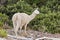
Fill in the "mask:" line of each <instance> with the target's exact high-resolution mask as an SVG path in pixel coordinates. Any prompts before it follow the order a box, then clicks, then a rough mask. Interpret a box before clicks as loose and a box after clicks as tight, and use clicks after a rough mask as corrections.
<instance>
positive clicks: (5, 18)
mask: <svg viewBox="0 0 60 40" xmlns="http://www.w3.org/2000/svg"><path fill="white" fill-rule="evenodd" d="M8 21H9V20H8V16H7V15H5V14H2V13H0V26H1V27H2V26H3V25H4V24H5V23H7V22H8Z"/></svg>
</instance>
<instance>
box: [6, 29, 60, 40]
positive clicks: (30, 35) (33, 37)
mask: <svg viewBox="0 0 60 40" xmlns="http://www.w3.org/2000/svg"><path fill="white" fill-rule="evenodd" d="M6 31H7V33H8V37H7V38H5V39H6V40H37V39H38V38H41V39H40V40H52V38H60V34H50V33H47V32H46V33H43V32H39V31H33V30H28V31H27V34H25V33H24V31H23V30H22V32H21V33H20V31H19V32H18V34H19V36H18V37H17V38H16V37H15V33H14V32H13V30H12V29H7V30H6ZM46 37H48V38H51V39H48V38H47V39H46ZM56 40H57V39H56Z"/></svg>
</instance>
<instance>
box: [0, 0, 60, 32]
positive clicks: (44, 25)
mask: <svg viewBox="0 0 60 40" xmlns="http://www.w3.org/2000/svg"><path fill="white" fill-rule="evenodd" d="M37 7H38V8H39V11H40V14H39V15H38V16H36V18H35V19H34V20H32V21H31V22H30V23H29V24H28V26H29V27H30V28H32V29H34V30H38V31H43V32H49V33H60V0H5V1H4V0H3V1H1V2H0V15H1V14H3V16H4V15H7V16H8V17H9V19H5V18H7V17H6V16H4V17H3V19H1V20H3V21H1V20H0V25H2V24H4V22H7V20H9V23H8V24H9V25H10V26H11V25H12V22H11V18H12V15H13V14H14V13H16V12H25V13H27V14H28V15H30V14H31V13H32V12H33V11H34V10H35V8H37Z"/></svg>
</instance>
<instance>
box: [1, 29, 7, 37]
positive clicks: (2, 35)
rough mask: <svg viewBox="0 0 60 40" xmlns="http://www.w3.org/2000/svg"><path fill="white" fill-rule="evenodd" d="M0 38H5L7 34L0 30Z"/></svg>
mask: <svg viewBox="0 0 60 40" xmlns="http://www.w3.org/2000/svg"><path fill="white" fill-rule="evenodd" d="M0 37H7V32H6V31H5V30H4V29H1V28H0Z"/></svg>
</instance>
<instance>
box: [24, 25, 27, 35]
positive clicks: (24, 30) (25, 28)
mask: <svg viewBox="0 0 60 40" xmlns="http://www.w3.org/2000/svg"><path fill="white" fill-rule="evenodd" d="M26 28H27V24H25V30H24V31H25V33H26ZM26 34H27V33H26Z"/></svg>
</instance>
